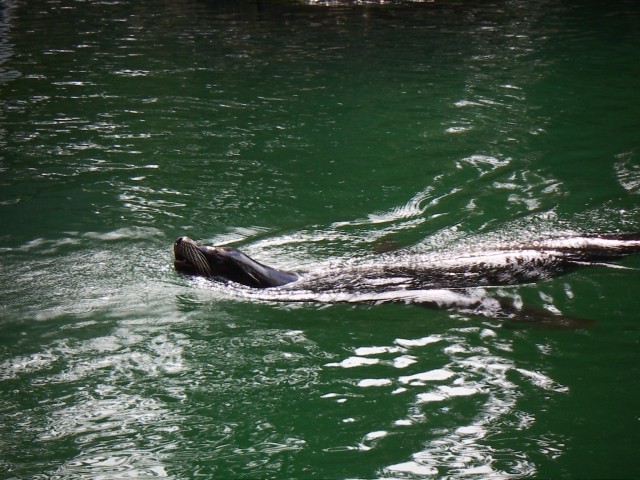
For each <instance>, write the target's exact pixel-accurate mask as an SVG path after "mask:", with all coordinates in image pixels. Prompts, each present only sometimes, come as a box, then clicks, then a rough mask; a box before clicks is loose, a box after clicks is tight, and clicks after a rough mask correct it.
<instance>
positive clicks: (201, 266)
mask: <svg viewBox="0 0 640 480" xmlns="http://www.w3.org/2000/svg"><path fill="white" fill-rule="evenodd" d="M182 254H183V255H184V256H185V258H186V259H187V260H189V262H190V263H191V264H192V265H193V266H194V267H196V269H197V270H198V271H199V272H200V273H201V274H202V275H207V276H213V272H212V271H211V267H210V266H209V262H207V259H206V257H205V256H204V254H203V253H202V252H201V251H200V250H198V248H197V247H195V246H194V245H191V244H188V243H187V244H184V248H183V249H182Z"/></svg>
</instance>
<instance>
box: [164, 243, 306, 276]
mask: <svg viewBox="0 0 640 480" xmlns="http://www.w3.org/2000/svg"><path fill="white" fill-rule="evenodd" d="M173 254H174V256H175V259H174V262H173V265H174V267H175V269H176V270H177V271H179V272H182V273H186V274H189V275H199V276H202V277H208V278H215V279H218V280H222V281H232V282H236V283H240V284H242V285H247V286H249V287H255V288H267V287H276V286H279V285H284V284H287V283H291V282H293V281H295V280H297V279H298V276H297V275H296V274H294V273H290V272H282V271H279V270H276V269H274V268H271V267H268V266H266V265H263V264H261V263H259V262H256V261H255V260H253V259H252V258H250V257H248V256H247V255H245V254H244V253H242V252H241V251H240V250H237V249H235V248H233V247H227V246H219V247H210V246H206V245H198V244H197V243H196V242H194V241H193V240H191V239H190V238H189V237H180V238H178V239H177V240H176V241H175V242H174V243H173Z"/></svg>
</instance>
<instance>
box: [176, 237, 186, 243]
mask: <svg viewBox="0 0 640 480" xmlns="http://www.w3.org/2000/svg"><path fill="white" fill-rule="evenodd" d="M185 238H186V237H178V239H177V240H176V241H175V245H180V244H181V243H182V241H183V240H184V239H185Z"/></svg>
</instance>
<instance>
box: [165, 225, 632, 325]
mask: <svg viewBox="0 0 640 480" xmlns="http://www.w3.org/2000/svg"><path fill="white" fill-rule="evenodd" d="M173 250H174V255H175V261H174V266H175V268H176V270H177V271H179V272H183V273H187V274H190V275H197V276H202V277H207V278H210V279H212V280H215V281H218V282H223V283H226V284H237V285H236V286H238V287H239V286H240V285H243V286H244V287H240V288H244V289H245V290H256V289H261V291H263V292H265V293H264V294H261V295H259V294H258V292H256V293H255V294H252V295H251V296H252V297H255V298H261V299H262V298H263V297H264V299H266V300H275V301H321V302H322V301H328V302H340V301H347V302H353V301H360V302H366V301H375V302H379V301H385V302H388V301H410V302H413V303H422V304H427V305H433V306H437V307H441V308H442V307H444V308H453V309H457V310H462V311H470V312H473V313H478V314H481V315H484V316H489V317H497V318H506V317H512V316H513V313H514V312H515V310H516V309H514V307H512V306H510V305H507V304H505V302H501V301H498V303H496V300H495V299H494V298H491V297H489V296H487V295H486V294H484V293H483V292H484V291H485V289H487V288H491V287H500V286H507V285H517V284H526V283H534V282H537V281H541V280H546V279H549V278H552V277H555V276H558V275H561V274H564V273H567V272H570V271H573V270H576V269H578V268H581V267H585V266H589V265H598V264H600V265H602V264H606V263H604V262H608V261H611V260H616V259H619V258H621V257H623V256H626V255H629V254H632V253H637V252H640V234H622V235H593V236H591V235H585V236H569V237H559V238H547V239H542V240H539V241H534V242H530V243H527V244H515V245H510V246H506V247H504V248H493V249H486V250H482V249H481V250H478V251H467V252H463V253H452V254H446V253H442V254H437V255H434V254H419V253H399V252H398V253H396V254H387V255H382V256H380V257H376V259H375V260H374V261H365V262H362V263H357V262H353V263H350V262H347V263H344V264H341V265H337V266H332V267H329V268H326V267H320V268H318V269H317V270H314V269H311V270H310V271H307V272H289V271H284V270H278V269H276V268H273V267H270V266H267V265H264V264H262V263H260V262H257V261H256V260H253V259H252V258H250V257H249V256H247V255H245V254H244V253H242V252H241V251H239V250H237V249H235V248H233V247H229V246H205V245H199V244H197V243H196V242H194V241H193V240H192V239H190V238H189V237H180V238H178V239H177V240H176V241H175V243H174V246H173ZM246 287H250V288H249V289H246ZM267 291H268V293H269V295H266V293H267ZM245 293H246V292H245Z"/></svg>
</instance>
